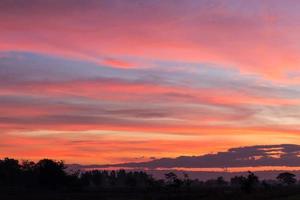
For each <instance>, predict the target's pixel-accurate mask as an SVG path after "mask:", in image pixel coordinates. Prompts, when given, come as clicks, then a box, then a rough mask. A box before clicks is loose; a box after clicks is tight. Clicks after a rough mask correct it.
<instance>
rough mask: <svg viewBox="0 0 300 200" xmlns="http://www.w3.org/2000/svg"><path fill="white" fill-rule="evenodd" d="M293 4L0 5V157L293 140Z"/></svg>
mask: <svg viewBox="0 0 300 200" xmlns="http://www.w3.org/2000/svg"><path fill="white" fill-rule="evenodd" d="M299 10H300V2H297V1H294V0H285V1H282V0H251V1H243V0H228V1H222V0H186V1H181V0H164V1H160V0H151V1H146V0H89V1H86V0H26V1H23V0H1V1H0V157H7V156H8V157H14V158H22V159H33V160H37V159H40V158H45V157H46V158H55V159H62V160H65V161H66V162H68V163H82V164H105V163H120V162H135V161H136V162H138V161H149V160H152V159H154V158H163V157H177V156H192V155H203V154H207V153H212V152H219V151H224V150H226V149H228V148H232V147H240V146H250V145H274V144H300V13H299Z"/></svg>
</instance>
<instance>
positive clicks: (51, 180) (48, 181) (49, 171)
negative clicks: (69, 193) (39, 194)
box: [35, 159, 67, 188]
mask: <svg viewBox="0 0 300 200" xmlns="http://www.w3.org/2000/svg"><path fill="white" fill-rule="evenodd" d="M65 169H66V167H65V165H64V162H63V161H53V160H50V159H43V160H40V161H39V162H38V163H37V164H36V165H35V172H36V173H37V178H38V181H39V184H40V185H41V186H46V187H51V188H56V187H57V186H59V185H64V184H65V183H66V177H67V174H66V172H65Z"/></svg>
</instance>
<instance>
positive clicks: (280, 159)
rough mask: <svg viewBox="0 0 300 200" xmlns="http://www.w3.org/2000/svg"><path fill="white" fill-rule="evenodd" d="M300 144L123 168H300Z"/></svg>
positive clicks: (264, 146)
mask: <svg viewBox="0 0 300 200" xmlns="http://www.w3.org/2000/svg"><path fill="white" fill-rule="evenodd" d="M299 155H300V145H293V144H281V145H260V146H249V147H240V148H232V149H229V150H228V151H226V152H218V153H216V154H206V155H202V156H181V157H177V158H162V159H156V160H153V161H150V162H142V163H126V164H119V165H117V166H122V167H147V168H174V167H184V168H226V167H259V166H291V167H296V166H300V157H299Z"/></svg>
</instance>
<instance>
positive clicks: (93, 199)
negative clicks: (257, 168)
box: [0, 189, 300, 200]
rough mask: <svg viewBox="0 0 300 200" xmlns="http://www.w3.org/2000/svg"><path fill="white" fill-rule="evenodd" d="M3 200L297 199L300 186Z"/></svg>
mask: <svg viewBox="0 0 300 200" xmlns="http://www.w3.org/2000/svg"><path fill="white" fill-rule="evenodd" d="M0 199H3V200H100V199H101V200H105V199H107V200H122V199H125V200H126V199H128V200H129V199H130V200H156V199H157V200H159V199H174V200H176V199H182V200H189V199H191V200H194V199H195V200H196V199H200V200H201V199H203V200H214V199H216V200H219V199H220V200H244V199H245V200H268V199H274V200H299V199H300V189H276V190H269V191H266V190H257V191H253V192H252V193H244V192H242V191H232V190H230V189H224V190H223V189H211V190H202V191H201V190H199V191H191V192H167V191H157V192H149V191H138V192H137V191H88V192H87V191H85V192H79V191H73V192H71V191H64V192H62V191H45V190H39V191H33V190H23V191H21V190H1V196H0Z"/></svg>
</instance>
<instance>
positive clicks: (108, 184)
mask: <svg viewBox="0 0 300 200" xmlns="http://www.w3.org/2000/svg"><path fill="white" fill-rule="evenodd" d="M291 186H292V187H298V184H297V180H296V176H295V175H294V174H292V173H288V172H286V173H281V174H279V175H278V176H277V180H274V181H266V180H262V181H260V180H259V178H258V177H257V176H256V175H255V174H254V173H252V172H248V175H247V176H235V177H233V178H231V180H230V181H226V180H224V178H223V177H218V178H216V179H211V180H207V181H200V180H198V179H191V178H189V176H188V174H183V176H182V178H179V177H178V176H177V175H176V174H175V173H173V172H170V173H167V174H165V178H164V179H155V178H153V177H152V176H151V175H149V174H147V173H145V172H143V171H140V172H131V171H125V170H117V171H99V170H92V171H83V172H80V171H75V172H74V171H73V172H70V171H68V170H66V166H65V164H64V162H62V161H54V160H50V159H43V160H40V161H39V162H36V163H35V162H32V161H22V162H19V161H18V160H15V159H10V158H5V159H3V160H0V187H1V188H2V189H3V188H14V187H19V188H45V189H50V190H80V191H82V190H88V191H92V190H118V191H122V190H123V191H127V190H128V191H132V190H148V191H162V190H164V191H175V192H178V191H193V190H199V189H200V188H202V189H203V188H204V189H205V188H214V189H218V188H227V189H228V188H229V189H232V190H241V191H244V192H246V193H251V192H252V191H255V190H256V189H270V188H276V187H277V188H278V187H291ZM299 187H300V185H299Z"/></svg>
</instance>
